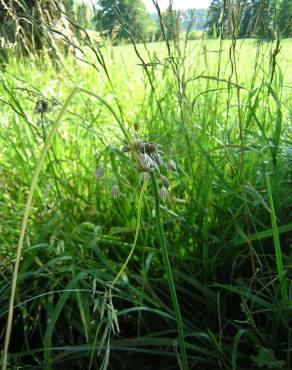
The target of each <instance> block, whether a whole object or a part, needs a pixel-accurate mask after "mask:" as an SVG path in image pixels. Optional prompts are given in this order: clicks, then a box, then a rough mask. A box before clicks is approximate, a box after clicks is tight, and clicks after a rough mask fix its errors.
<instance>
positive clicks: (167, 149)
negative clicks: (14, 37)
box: [0, 19, 292, 370]
mask: <svg viewBox="0 0 292 370" xmlns="http://www.w3.org/2000/svg"><path fill="white" fill-rule="evenodd" d="M121 22H123V20H122V19H121ZM123 26H124V27H127V25H126V24H123ZM162 26H163V24H162ZM234 26H235V25H234ZM128 31H129V35H131V32H132V30H131V29H130V28H129V27H128ZM133 42H134V40H133ZM280 46H281V48H280ZM83 52H84V54H83V59H84V61H83V62H81V61H78V60H76V59H75V58H74V57H68V58H67V59H66V60H64V61H63V66H61V67H59V68H58V69H56V68H55V64H54V63H52V62H51V61H50V59H48V58H47V57H46V56H43V57H42V56H39V58H35V59H34V60H30V59H29V58H20V59H16V58H15V57H13V55H11V56H10V59H9V62H8V63H7V65H6V67H5V69H2V70H1V80H2V84H1V87H0V97H1V102H2V104H1V106H0V111H1V117H2V120H1V121H2V124H1V128H0V141H1V149H0V161H1V168H0V178H1V187H2V192H1V194H0V205H1V209H0V243H1V249H0V254H1V264H0V266H1V267H0V268H1V275H2V279H1V282H0V296H1V308H0V320H1V324H2V325H1V338H3V340H2V339H1V345H3V346H4V336H5V333H6V337H7V338H8V339H6V347H5V350H4V354H5V353H6V350H7V348H8V342H9V336H10V332H11V340H10V346H9V356H8V357H6V356H5V355H4V356H3V358H2V367H3V368H5V367H6V366H7V368H12V369H16V368H31V369H40V368H47V369H49V368H54V369H59V368H60V369H61V368H62V369H64V368H72V369H75V368H76V369H83V368H84V369H88V368H89V367H90V368H92V369H94V368H97V369H99V368H101V369H106V368H108V369H117V368H118V369H120V368H127V369H133V370H134V369H135V370H136V369H137V368H138V367H142V368H145V369H150V368H156V369H171V368H173V369H178V368H183V369H186V368H187V366H188V367H189V368H190V369H192V368H200V369H232V370H233V369H250V368H252V369H264V368H270V367H271V366H272V367H274V368H284V369H289V368H291V355H290V353H291V351H290V348H291V319H290V312H291V247H290V244H291V230H292V224H291V220H290V218H291V200H292V193H291V160H292V149H291V148H292V140H291V130H290V123H291V114H292V110H291V107H292V104H291V103H292V100H291V97H292V95H291V82H292V81H291V80H290V77H289V76H290V75H291V73H290V74H289V72H291V64H289V60H290V59H291V58H292V45H291V40H281V41H280V45H279V40H278V41H277V40H276V41H275V42H270V43H268V42H265V41H263V40H237V39H236V34H235V33H234V37H233V39H232V40H222V39H219V40H205V39H203V40H202V41H191V42H187V41H186V42H185V43H183V42H182V41H181V40H174V41H170V40H164V42H161V43H156V44H144V43H141V44H135V43H134V44H132V45H126V46H117V47H112V46H111V45H109V44H105V45H104V47H103V48H100V47H96V46H95V45H94V44H93V43H91V42H90V39H89V40H88V41H87V45H86V46H83ZM74 86H79V87H80V88H78V90H73V91H74V96H72V97H71V98H70V99H67V97H68V96H69V95H70V92H72V88H74ZM44 97H45V98H46V99H48V100H49V104H50V105H52V106H54V107H53V110H52V111H50V112H48V113H45V114H43V116H42V117H40V116H38V114H37V113H36V112H35V104H36V102H37V100H38V99H40V98H44ZM53 101H56V102H57V103H58V104H57V105H54V104H52V102H53ZM136 121H139V124H140V136H141V137H143V139H144V138H145V139H147V140H149V141H154V142H156V143H158V144H159V145H160V146H159V149H160V150H161V151H162V152H163V153H162V157H163V159H164V161H165V162H166V160H167V158H169V157H171V158H173V159H174V160H175V162H176V163H177V168H178V171H177V172H176V173H172V174H168V176H169V182H170V198H169V200H168V201H167V202H166V203H160V204H158V199H157V191H155V192H154V197H153V196H152V192H151V191H150V187H148V188H146V187H145V188H143V191H142V192H141V188H142V185H141V181H140V176H139V174H138V173H137V169H136V166H135V165H134V161H133V160H132V159H131V157H130V156H127V155H126V154H125V153H123V152H122V151H121V148H122V146H123V144H124V140H125V139H126V141H127V142H130V143H131V142H132V141H133V139H134V135H135V133H134V123H135V122H136ZM59 123H61V125H59ZM57 127H59V128H58V131H56V130H55V128H57ZM52 132H53V134H52ZM41 148H44V149H41ZM41 150H43V151H41ZM41 153H42V154H41ZM38 158H40V159H39V160H38ZM100 165H103V167H104V168H105V178H104V180H102V181H97V180H96V178H95V177H94V170H95V168H96V167H97V166H100ZM34 168H36V170H35V175H34V176H33V171H34ZM41 168H42V171H40V169H41ZM161 171H162V172H163V173H164V174H166V170H165V169H164V168H163V167H162V169H161ZM36 180H37V181H36ZM113 184H118V185H119V187H120V189H121V197H120V198H118V199H112V198H111V197H110V188H111V186H112V185H113ZM154 185H155V184H154ZM154 190H155V186H154ZM32 194H34V197H33V199H32ZM141 194H143V199H142V198H141ZM27 198H28V200H27ZM26 204H27V205H26ZM142 204H143V207H142ZM28 211H29V212H30V213H29V214H28ZM137 212H138V213H137ZM23 214H24V221H23V223H22V227H21V229H20V225H21V219H22V215H23ZM137 215H138V220H137ZM157 215H159V219H157ZM157 226H158V228H159V233H158V234H157V232H156V230H157ZM137 231H139V232H137ZM19 235H21V238H20V239H19V243H20V244H19V247H18V249H17V248H16V245H17V240H18V238H19ZM133 242H134V244H133ZM166 242H167V244H166ZM161 243H162V247H163V248H162V249H161V248H160V246H161ZM166 246H167V249H166ZM22 247H23V248H22ZM21 251H22V253H20V252H21ZM166 252H167V254H168V258H166V257H167V255H166ZM129 256H130V258H128V257H129ZM167 259H168V262H167V265H168V267H170V266H171V269H168V270H167V273H165V265H164V263H163V262H165V261H167ZM13 266H15V267H13ZM13 269H14V271H15V273H14V276H13ZM119 271H120V272H121V273H119ZM117 277H118V279H117ZM113 282H114V284H113ZM169 283H171V284H170V286H169V285H168V284H169ZM175 300H176V303H175V304H174V305H173V302H175ZM9 302H10V306H9ZM177 302H179V305H178V303H177ZM12 312H14V315H13V320H12ZM8 316H9V318H10V319H9V326H8V330H6V329H5V328H6V321H7V318H8ZM180 317H181V318H180ZM178 329H179V330H178ZM184 348H185V349H184ZM126 354H127V356H125V355H126Z"/></svg>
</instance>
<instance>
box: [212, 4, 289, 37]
mask: <svg viewBox="0 0 292 370" xmlns="http://www.w3.org/2000/svg"><path fill="white" fill-rule="evenodd" d="M291 21H292V0H229V1H228V0H212V2H211V5H210V7H209V11H208V20H207V22H206V28H207V30H208V34H209V36H212V37H218V36H219V35H220V36H221V37H230V36H231V34H232V33H235V34H236V36H237V37H240V38H243V37H260V38H264V39H271V38H272V37H273V36H275V35H279V36H281V37H291V36H292V22H291Z"/></svg>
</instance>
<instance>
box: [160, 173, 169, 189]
mask: <svg viewBox="0 0 292 370" xmlns="http://www.w3.org/2000/svg"><path fill="white" fill-rule="evenodd" d="M160 180H161V184H162V185H163V186H165V187H166V189H168V188H169V181H168V178H167V177H166V176H163V175H162V176H161V178H160Z"/></svg>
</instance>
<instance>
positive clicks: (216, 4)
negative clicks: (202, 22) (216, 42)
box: [206, 0, 227, 38]
mask: <svg viewBox="0 0 292 370" xmlns="http://www.w3.org/2000/svg"><path fill="white" fill-rule="evenodd" d="M226 18H227V14H226V9H224V3H223V1H222V0H212V2H211V4H210V7H209V9H208V16H207V22H206V27H207V28H208V34H209V36H213V37H215V38H216V37H218V36H219V35H220V33H221V30H222V29H223V24H224V21H225V20H226ZM222 36H223V35H222Z"/></svg>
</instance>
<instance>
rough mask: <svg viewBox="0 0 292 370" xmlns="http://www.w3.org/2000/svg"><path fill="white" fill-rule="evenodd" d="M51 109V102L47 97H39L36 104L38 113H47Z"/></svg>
mask: <svg viewBox="0 0 292 370" xmlns="http://www.w3.org/2000/svg"><path fill="white" fill-rule="evenodd" d="M49 111H50V107H49V103H48V101H47V100H45V99H39V100H38V101H37V103H36V106H35V112H36V113H46V112H49Z"/></svg>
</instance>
